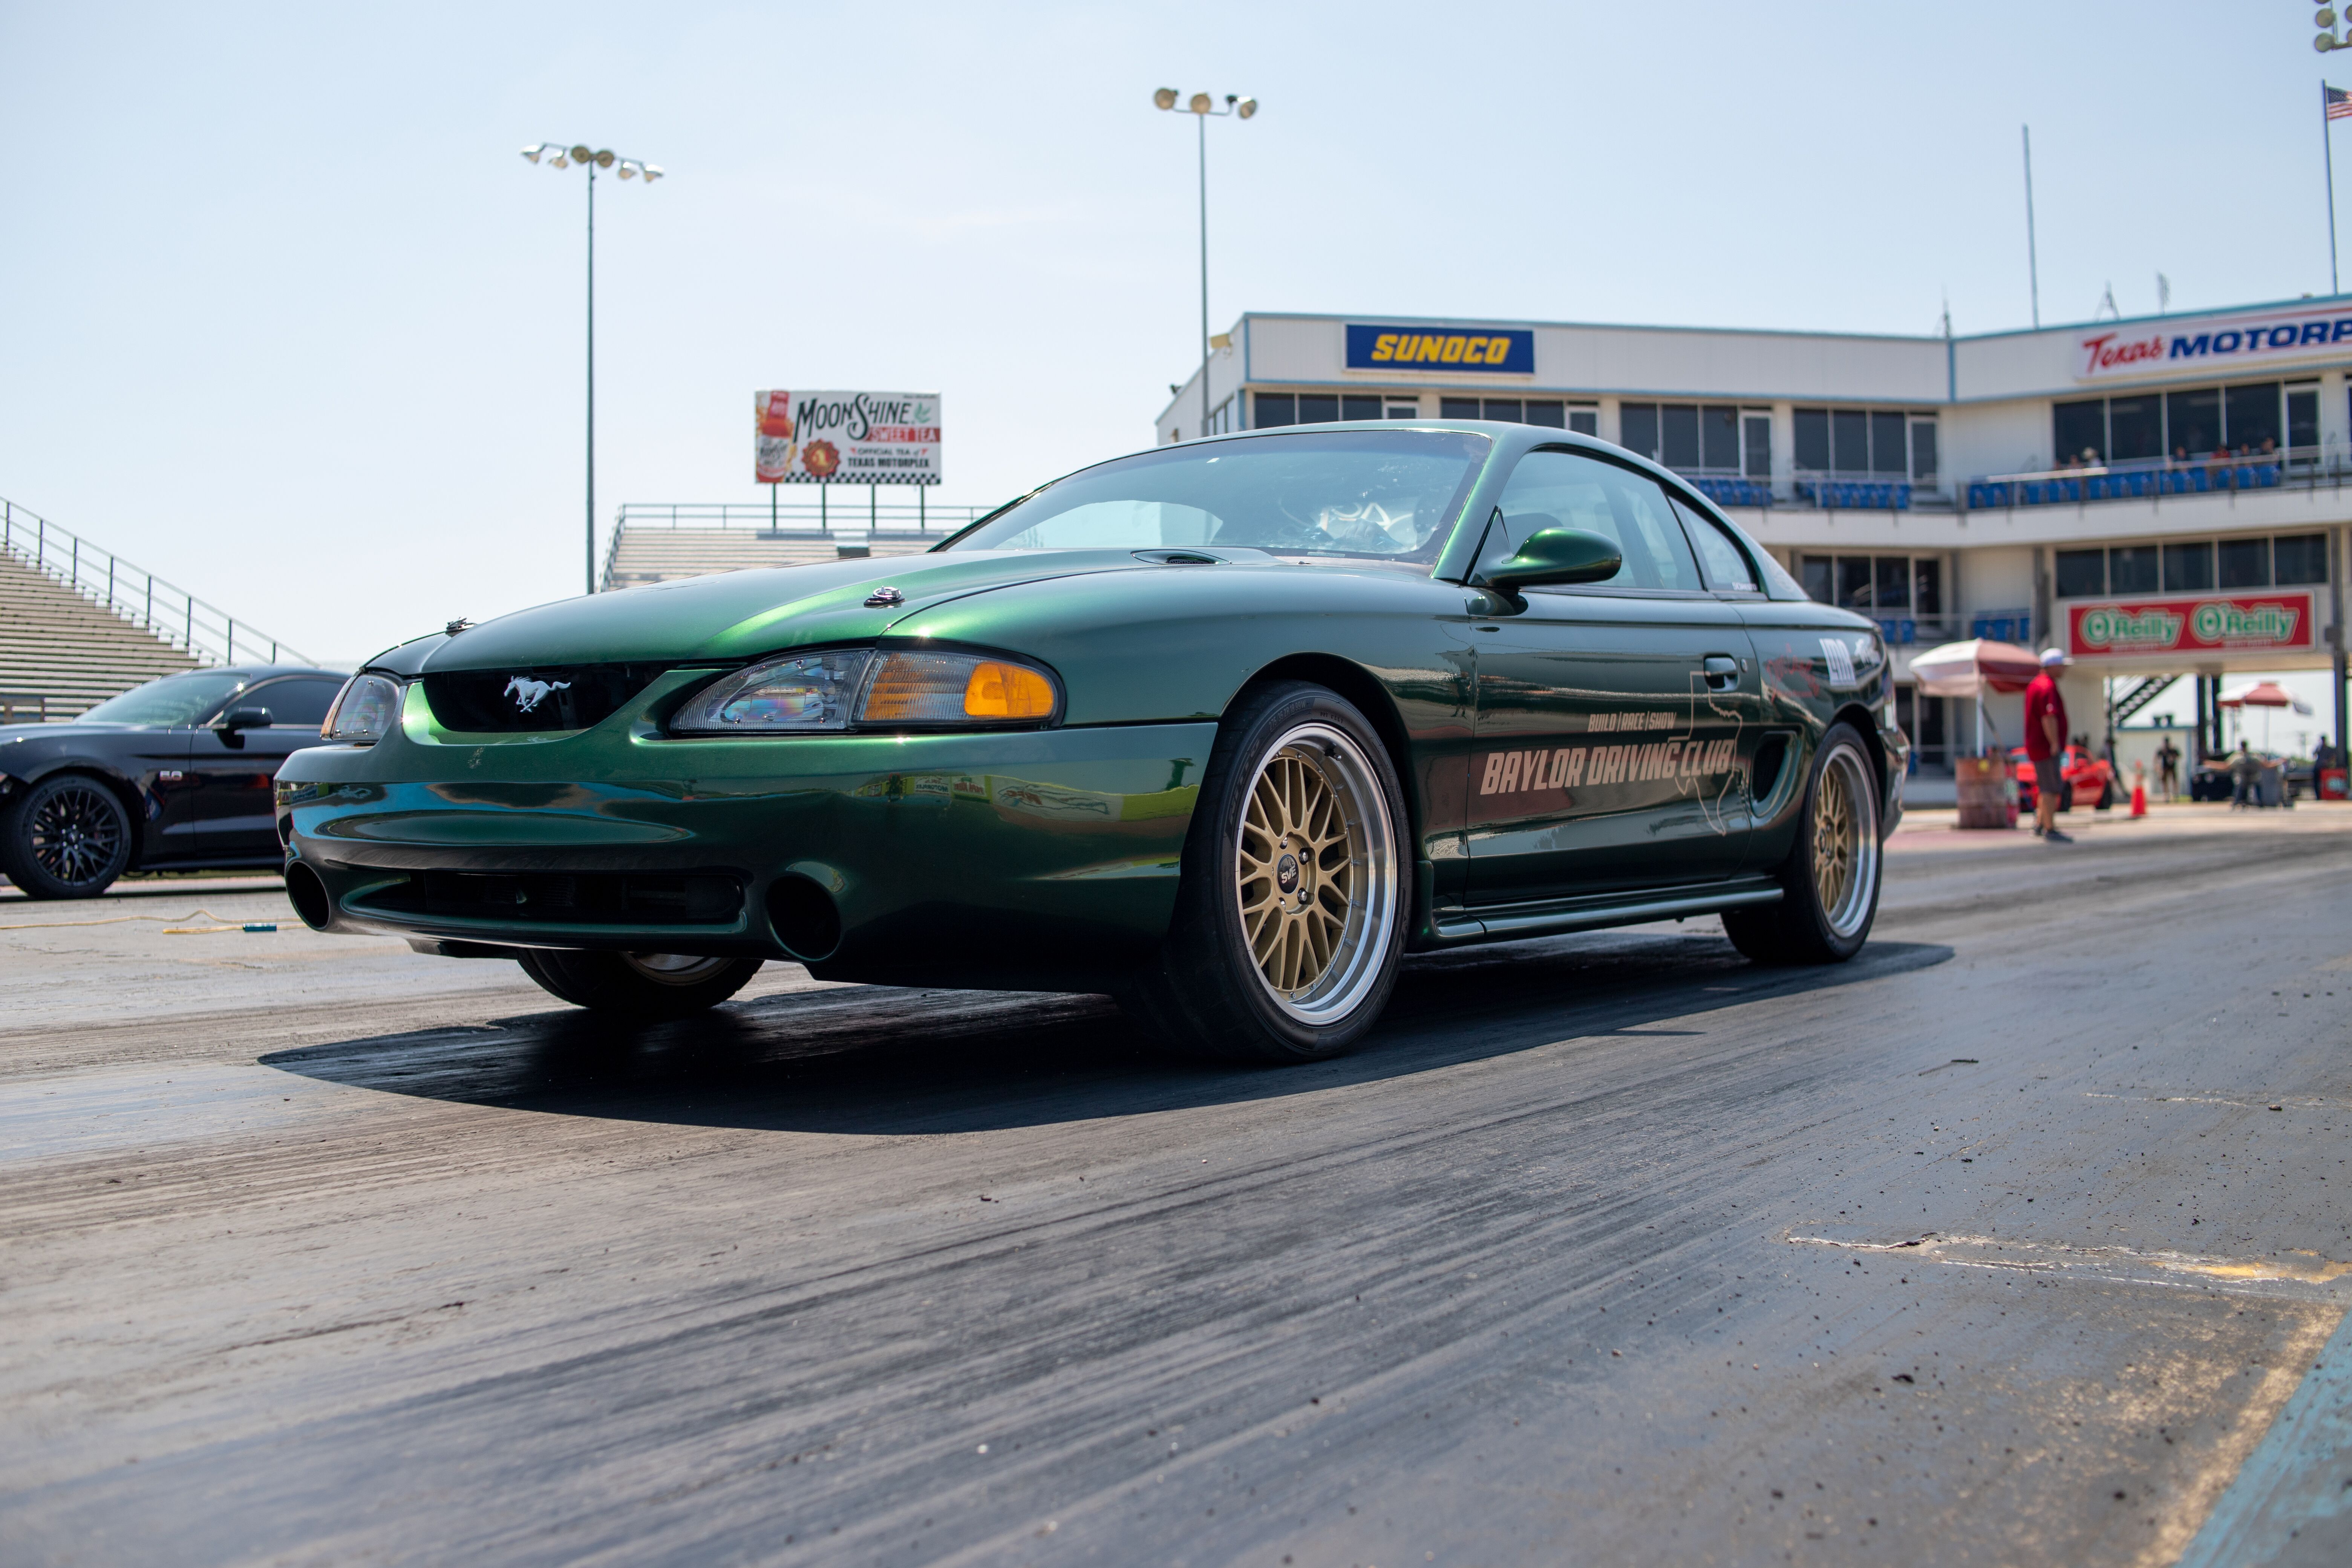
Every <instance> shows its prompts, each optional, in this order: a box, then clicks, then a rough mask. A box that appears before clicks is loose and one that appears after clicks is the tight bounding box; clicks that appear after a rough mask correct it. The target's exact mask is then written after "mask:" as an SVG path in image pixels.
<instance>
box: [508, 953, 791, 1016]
mask: <svg viewBox="0 0 2352 1568" xmlns="http://www.w3.org/2000/svg"><path fill="white" fill-rule="evenodd" d="M516 962H517V963H520V964H521V965H522V972H523V973H525V974H528V975H530V977H531V978H532V979H533V980H536V981H538V982H539V984H541V986H542V987H544V988H545V989H546V990H547V991H548V992H549V993H550V994H552V995H555V996H559V997H561V998H562V999H563V1000H564V1001H566V1002H570V1003H572V1004H573V1005H577V1006H582V1007H585V1008H588V1009H589V1010H590V1011H592V1012H595V1013H600V1014H603V1015H604V1016H607V1017H612V1018H620V1019H625V1020H628V1021H631V1022H637V1023H653V1022H656V1021H658V1020H660V1019H664V1018H685V1017H689V1016H693V1015H694V1014H697V1013H701V1012H706V1011H708V1010H709V1009H710V1008H712V1007H716V1006H717V1005H719V1004H720V1003H721V1002H724V1001H726V1000H727V998H729V997H730V996H732V995H734V994H735V993H737V992H738V991H740V990H742V989H743V987H744V985H745V984H748V983H749V982H750V980H751V976H753V975H754V974H757V973H760V963H761V961H760V960H759V959H756V958H690V957H688V956H686V955H684V954H679V953H665V952H570V951H568V950H563V949H558V948H545V947H539V948H531V949H530V950H528V951H526V952H524V953H523V954H522V955H521V957H520V958H519V959H518V960H516Z"/></svg>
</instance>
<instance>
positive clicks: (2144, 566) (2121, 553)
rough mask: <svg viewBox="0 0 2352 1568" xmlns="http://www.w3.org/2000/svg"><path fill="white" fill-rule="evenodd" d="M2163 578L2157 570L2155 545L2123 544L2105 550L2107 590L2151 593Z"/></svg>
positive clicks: (2111, 591) (2124, 592) (2112, 591)
mask: <svg viewBox="0 0 2352 1568" xmlns="http://www.w3.org/2000/svg"><path fill="white" fill-rule="evenodd" d="M2161 581H2163V578H2162V577H2161V575H2160V574H2158V571H2157V560H2156V546H2155V545H2153V544H2124V545H2118V546H2116V548H2115V549H2113V550H2110V551H2108V552H2107V592H2109V593H2110V594H2153V593H2155V592H2156V591H2157V584H2158V583H2160V582H2161Z"/></svg>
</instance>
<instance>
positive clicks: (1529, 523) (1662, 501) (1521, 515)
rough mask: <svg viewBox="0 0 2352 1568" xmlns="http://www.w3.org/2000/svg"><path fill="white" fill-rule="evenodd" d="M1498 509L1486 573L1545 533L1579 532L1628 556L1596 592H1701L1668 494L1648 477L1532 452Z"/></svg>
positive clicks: (1576, 455)
mask: <svg viewBox="0 0 2352 1568" xmlns="http://www.w3.org/2000/svg"><path fill="white" fill-rule="evenodd" d="M1496 510H1497V511H1498V512H1499V513H1500V521H1499V522H1498V523H1497V524H1496V525H1494V526H1490V527H1489V528H1488V530H1487V532H1486V543H1485V544H1484V546H1482V547H1481V549H1480V550H1479V552H1478V567H1479V570H1480V571H1482V572H1483V571H1485V570H1486V567H1488V566H1489V565H1491V564H1492V563H1495V562H1496V561H1499V560H1501V559H1502V558H1503V557H1505V556H1507V555H1509V554H1510V553H1512V552H1514V551H1516V550H1517V548H1518V547H1519V545H1521V544H1522V543H1524V542H1526V541H1527V540H1528V537H1529V536H1530V535H1532V534H1534V533H1537V532H1538V531H1541V530H1543V529H1547V528H1580V529H1583V530H1584V531H1587V532H1589V533H1598V534H1600V535H1601V536H1602V537H1603V538H1605V539H1611V540H1614V541H1615V542H1616V544H1617V549H1618V552H1620V553H1621V554H1622V555H1623V556H1624V558H1625V564H1624V565H1623V566H1622V567H1621V568H1619V569H1618V573H1617V575H1615V576H1614V577H1612V578H1610V579H1609V580H1608V581H1607V582H1606V583H1602V584H1593V586H1595V587H1605V588H1645V589H1650V590H1653V591H1658V590H1663V591H1666V592H1670V593H1684V594H1689V593H1696V592H1698V591H1699V590H1700V587H1701V580H1700V577H1699V572H1698V562H1697V561H1696V559H1695V558H1694V557H1693V556H1692V554H1691V547H1690V542H1689V541H1688V540H1686V539H1685V538H1684V536H1683V531H1682V527H1681V525H1680V524H1679V523H1677V522H1676V521H1675V514H1674V510H1673V508H1672V506H1671V504H1670V503H1669V502H1668V501H1667V500H1666V492H1665V491H1664V490H1662V489H1659V488H1658V486H1657V484H1656V482H1655V481H1654V480H1653V479H1649V478H1648V477H1647V476H1645V475H1643V474H1637V473H1634V472H1633V470H1631V469H1629V468H1619V467H1618V466H1617V465H1616V464H1614V463H1607V462H1603V461H1601V459H1600V458H1589V457H1586V456H1585V455H1584V454H1582V453H1580V452H1529V453H1528V455H1527V456H1526V457H1524V458H1520V459H1519V466H1518V467H1517V468H1514V469H1513V470H1511V482H1510V483H1509V484H1508V485H1507V486H1505V487H1504V489H1503V499H1502V501H1501V504H1500V505H1499V506H1498V507H1497V508H1496Z"/></svg>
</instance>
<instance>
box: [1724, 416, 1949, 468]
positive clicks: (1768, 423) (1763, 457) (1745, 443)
mask: <svg viewBox="0 0 2352 1568" xmlns="http://www.w3.org/2000/svg"><path fill="white" fill-rule="evenodd" d="M1739 425H1740V430H1741V432H1742V434H1741V437H1740V443H1741V446H1740V452H1741V458H1740V472H1741V473H1743V474H1745V475H1746V476H1747V477H1748V478H1749V479H1770V478H1771V477H1772V416H1770V415H1769V414H1744V415H1742V416H1740V420H1739ZM1929 466H1930V467H1933V465H1932V464H1931V465H1929Z"/></svg>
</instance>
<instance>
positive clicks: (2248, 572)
mask: <svg viewBox="0 0 2352 1568" xmlns="http://www.w3.org/2000/svg"><path fill="white" fill-rule="evenodd" d="M2215 553H2216V554H2217V555H2218V556H2219V557H2220V566H2221V572H2220V574H2219V576H2218V577H2217V579H2216V585H2217V586H2219V587H2222V588H2267V587H2269V586H2270V585H2271V542H2270V541H2269V540H2267V539H2224V540H2222V541H2221V543H2220V544H2219V545H2217V546H2216V547H2215Z"/></svg>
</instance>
